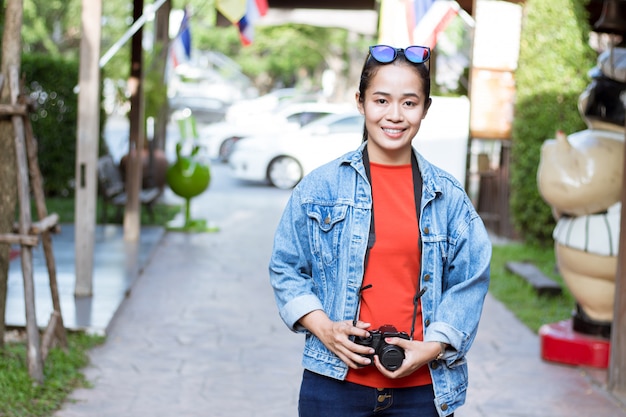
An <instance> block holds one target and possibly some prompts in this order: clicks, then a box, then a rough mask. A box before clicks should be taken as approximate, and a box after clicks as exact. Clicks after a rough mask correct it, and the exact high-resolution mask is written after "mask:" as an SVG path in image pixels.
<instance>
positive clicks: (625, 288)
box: [608, 109, 626, 399]
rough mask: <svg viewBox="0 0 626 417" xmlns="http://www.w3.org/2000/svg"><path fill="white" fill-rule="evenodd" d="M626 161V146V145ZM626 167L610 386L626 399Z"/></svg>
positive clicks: (610, 362)
mask: <svg viewBox="0 0 626 417" xmlns="http://www.w3.org/2000/svg"><path fill="white" fill-rule="evenodd" d="M625 111H626V109H625ZM625 135H626V132H625ZM625 143H626V137H625ZM624 161H626V146H625V147H624ZM625 189H626V169H624V171H623V173H622V213H621V216H622V217H621V220H620V234H619V254H618V263H617V274H616V276H615V306H614V310H613V311H614V313H613V323H612V325H611V354H610V358H609V382H608V388H609V390H611V391H613V392H614V393H615V394H618V395H619V396H621V397H622V398H624V399H626V191H625Z"/></svg>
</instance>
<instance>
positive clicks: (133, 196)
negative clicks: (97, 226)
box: [124, 0, 145, 242]
mask: <svg viewBox="0 0 626 417" xmlns="http://www.w3.org/2000/svg"><path fill="white" fill-rule="evenodd" d="M143 3H144V2H143V0H133V19H134V20H135V21H137V20H138V19H139V18H140V17H141V15H142V13H143ZM142 39H143V27H142V28H140V29H139V30H138V31H137V32H135V34H134V35H133V38H132V41H131V67H130V79H129V80H128V83H129V90H130V116H129V117H130V134H129V141H128V165H127V167H126V196H127V200H126V210H124V240H126V241H128V242H137V241H138V240H139V232H140V229H141V206H140V205H139V192H140V191H141V184H142V170H143V163H142V160H141V156H142V155H141V154H142V150H143V141H144V131H145V126H144V106H143V47H142V45H141V44H142Z"/></svg>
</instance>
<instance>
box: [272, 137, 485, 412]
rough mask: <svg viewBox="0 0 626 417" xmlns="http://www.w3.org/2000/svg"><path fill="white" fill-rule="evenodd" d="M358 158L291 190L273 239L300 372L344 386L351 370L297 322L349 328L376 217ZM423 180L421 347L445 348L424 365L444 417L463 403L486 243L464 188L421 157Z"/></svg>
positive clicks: (347, 158) (279, 296) (279, 295)
mask: <svg viewBox="0 0 626 417" xmlns="http://www.w3.org/2000/svg"><path fill="white" fill-rule="evenodd" d="M363 146H365V145H362V146H361V147H360V148H359V149H358V150H356V151H353V152H350V153H347V154H346V155H344V156H342V157H340V158H338V159H336V160H334V161H332V162H330V163H328V164H326V165H324V166H322V167H320V168H318V169H316V170H315V171H313V172H312V173H311V174H309V175H308V176H306V177H305V178H303V179H302V181H301V182H300V183H299V184H298V186H296V188H294V190H293V193H292V195H291V198H290V200H289V202H288V203H287V206H286V208H285V211H284V213H283V216H282V218H281V220H280V223H279V225H278V228H277V230H276V235H275V238H274V249H273V253H272V257H271V260H270V282H271V284H272V286H273V288H274V294H275V297H276V303H277V305H278V310H279V313H280V316H281V318H282V319H283V321H284V322H285V324H286V325H287V326H288V327H289V328H290V329H291V330H293V331H295V332H305V333H306V342H305V347H304V354H303V359H302V364H303V366H304V367H305V368H306V369H308V370H310V371H312V372H316V373H318V374H322V375H326V376H329V377H332V378H335V379H341V380H343V379H344V378H345V376H346V373H347V371H348V367H347V365H346V364H345V363H343V362H342V361H341V360H340V359H339V358H338V357H337V356H336V355H334V354H333V353H332V352H330V351H329V350H328V349H327V348H326V347H325V346H324V345H323V344H322V342H321V341H320V340H319V339H317V338H316V337H315V336H313V335H312V334H311V333H308V332H307V331H306V329H304V328H303V327H302V326H301V325H300V324H299V322H298V320H299V319H300V318H301V317H302V316H304V315H306V314H307V313H310V312H311V311H313V310H323V311H324V312H325V313H326V314H327V315H328V316H329V317H330V319H331V320H334V321H343V320H353V319H354V318H355V315H356V314H357V305H358V301H359V299H358V290H359V288H360V287H361V282H362V279H363V272H364V263H363V262H364V257H365V250H366V246H367V238H368V234H369V226H370V215H371V207H372V194H371V187H370V185H369V182H368V180H367V176H366V173H365V168H364V166H363V160H362V149H363ZM414 152H416V154H417V159H418V166H419V168H420V172H421V174H422V180H423V186H422V200H421V207H420V210H421V216H420V231H421V240H422V259H421V274H420V286H421V288H427V291H426V293H425V294H424V295H423V296H422V298H421V303H422V312H423V314H422V320H423V328H424V341H440V342H444V343H447V344H448V345H449V346H450V347H449V348H448V349H447V350H446V352H445V355H444V357H443V359H441V360H438V361H433V362H431V363H430V365H429V368H430V373H431V376H432V381H433V387H434V392H435V405H436V406H437V410H438V412H439V414H440V416H446V415H449V414H452V413H453V412H454V410H456V409H457V408H458V407H459V406H461V405H462V404H463V403H464V402H465V395H466V390H467V383H468V375H467V363H466V358H465V355H466V353H467V351H468V350H469V348H470V346H471V345H472V342H473V340H474V338H475V336H476V331H477V328H478V322H479V319H480V315H481V312H482V307H483V301H484V297H485V295H486V293H487V290H488V287H489V264H490V261H491V243H490V239H489V236H488V235H487V231H486V230H485V227H484V225H483V222H482V220H481V219H480V217H479V216H478V214H477V213H476V211H475V210H474V208H473V206H472V203H471V201H470V200H469V198H468V197H467V194H466V193H465V190H464V189H463V188H462V187H461V185H460V184H459V183H458V181H456V180H455V179H454V177H452V176H451V175H450V174H448V173H447V172H445V171H443V170H441V169H439V168H437V167H436V166H434V165H432V164H430V163H429V162H428V161H426V160H425V159H424V158H423V157H422V156H421V155H420V154H419V153H417V151H415V150H414Z"/></svg>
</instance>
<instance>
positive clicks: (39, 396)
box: [0, 333, 104, 417]
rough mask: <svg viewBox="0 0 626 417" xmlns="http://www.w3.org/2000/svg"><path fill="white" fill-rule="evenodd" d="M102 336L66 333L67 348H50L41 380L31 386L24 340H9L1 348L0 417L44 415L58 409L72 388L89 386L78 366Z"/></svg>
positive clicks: (85, 360) (99, 341)
mask: <svg viewBox="0 0 626 417" xmlns="http://www.w3.org/2000/svg"><path fill="white" fill-rule="evenodd" d="M103 342H104V338H102V337H96V336H88V335H85V334H83V333H71V334H68V350H67V351H63V350H61V349H59V348H54V349H51V350H50V353H49V355H48V358H47V359H46V361H45V363H44V383H43V384H42V385H40V386H37V385H34V384H33V381H32V379H31V378H30V376H29V375H28V366H27V361H26V344H25V343H16V342H13V343H8V344H7V345H6V346H5V349H4V350H0V369H2V372H0V405H1V406H2V410H0V416H2V417H24V416H47V415H52V413H53V412H54V411H56V410H58V409H59V408H60V407H61V405H62V404H63V401H64V400H65V398H66V397H67V395H68V394H69V393H71V392H72V391H73V390H74V389H75V388H82V387H85V388H86V387H88V386H89V384H88V382H87V381H86V379H85V377H84V375H83V374H82V373H81V369H82V368H84V367H85V366H86V365H87V363H88V356H87V351H88V350H89V349H91V348H92V347H94V346H96V345H98V344H101V343H103Z"/></svg>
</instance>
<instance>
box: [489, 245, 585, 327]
mask: <svg viewBox="0 0 626 417" xmlns="http://www.w3.org/2000/svg"><path fill="white" fill-rule="evenodd" d="M555 259H556V258H555V256H554V249H553V248H551V247H547V246H538V245H528V244H523V243H512V244H507V245H502V246H498V245H494V247H493V255H492V259H491V284H490V286H489V292H490V293H491V295H493V296H494V297H495V298H496V299H498V300H500V301H501V302H502V303H503V304H504V305H505V306H506V307H507V308H508V309H509V310H510V311H511V312H512V313H513V314H515V316H516V317H517V318H518V319H519V320H520V321H521V322H523V323H524V324H525V325H526V326H527V327H528V328H530V329H531V330H533V331H535V332H537V331H538V330H539V328H540V327H541V325H543V324H547V323H555V322H558V321H561V320H567V319H569V318H570V317H571V316H572V311H573V310H574V308H575V306H576V302H575V300H574V298H573V296H572V294H571V293H570V292H569V290H568V289H567V286H566V285H565V283H564V282H563V279H562V278H561V276H560V275H558V274H557V273H556V272H555V271H556V260H555ZM510 261H517V262H532V263H533V264H534V265H535V266H536V267H537V268H539V269H540V270H541V272H543V273H544V274H545V275H546V276H548V277H550V278H551V279H553V280H554V281H556V282H558V283H559V284H561V288H562V289H563V294H562V295H560V296H552V297H549V296H539V295H537V293H536V291H535V290H534V289H533V288H532V286H531V285H530V284H529V283H528V282H526V281H525V280H524V279H523V278H521V277H519V276H517V275H515V274H513V273H512V272H510V271H508V270H507V269H506V263H507V262H510Z"/></svg>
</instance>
